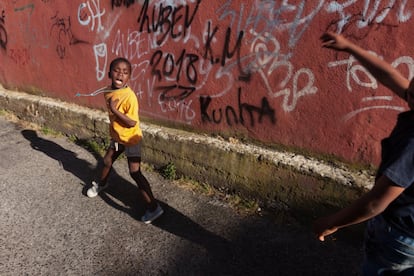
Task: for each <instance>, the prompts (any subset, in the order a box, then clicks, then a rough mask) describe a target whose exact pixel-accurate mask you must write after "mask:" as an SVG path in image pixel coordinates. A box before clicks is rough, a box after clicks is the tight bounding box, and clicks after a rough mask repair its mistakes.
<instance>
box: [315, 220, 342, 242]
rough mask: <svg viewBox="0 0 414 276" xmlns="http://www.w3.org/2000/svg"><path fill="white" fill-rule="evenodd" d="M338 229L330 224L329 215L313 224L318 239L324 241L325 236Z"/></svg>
mask: <svg viewBox="0 0 414 276" xmlns="http://www.w3.org/2000/svg"><path fill="white" fill-rule="evenodd" d="M336 231H338V227H332V226H331V220H330V218H329V217H324V218H320V219H318V220H316V221H315V223H314V224H313V232H314V233H315V234H316V236H317V237H318V239H319V240H320V241H325V237H326V236H329V235H331V234H333V233H335V232H336Z"/></svg>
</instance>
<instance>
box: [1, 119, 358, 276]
mask: <svg viewBox="0 0 414 276" xmlns="http://www.w3.org/2000/svg"><path fill="white" fill-rule="evenodd" d="M0 139H1V145H0V177H1V178H0V193H1V200H0V275H358V271H359V265H360V262H361V258H362V246H361V240H362V236H361V235H348V234H349V233H348V232H346V231H343V232H342V234H338V235H337V236H336V237H334V238H333V239H330V240H329V241H327V242H325V243H320V242H318V241H316V240H315V238H314V237H313V236H312V233H311V231H310V226H305V225H298V224H285V223H283V222H280V223H275V222H271V221H270V220H267V219H265V218H261V217H254V216H243V215H241V214H238V213H237V212H235V211H234V210H233V209H232V208H230V207H229V206H227V205H226V204H225V203H224V202H221V201H219V200H217V199H213V198H210V197H208V196H204V195H199V194H195V193H194V192H192V191H189V190H186V189H183V188H180V187H178V186H176V185H175V184H174V183H171V182H169V181H166V180H164V179H163V178H161V177H160V176H159V175H158V174H157V173H153V172H147V171H145V172H144V174H145V175H146V176H147V177H148V180H149V181H150V183H151V185H152V188H153V191H154V194H155V196H156V197H157V198H158V199H159V200H160V202H161V205H162V207H163V208H164V210H165V214H164V215H163V216H162V217H160V218H159V220H157V221H156V222H155V223H154V224H153V225H145V224H143V223H141V222H140V221H139V219H138V218H139V217H140V214H141V213H142V206H141V204H140V202H139V201H138V199H137V197H136V194H137V188H136V186H135V185H134V184H132V183H133V182H132V181H131V179H130V177H129V175H128V171H127V165H126V162H125V160H119V162H118V163H116V166H115V170H114V174H113V175H112V177H111V179H110V183H111V184H112V185H111V186H110V187H109V188H108V190H106V192H105V193H103V194H102V195H101V196H98V197H96V198H93V199H90V198H87V197H86V196H85V195H84V194H85V187H84V183H90V181H91V180H92V178H93V176H94V169H95V166H96V164H97V158H96V157H95V156H94V155H92V154H91V153H89V152H88V151H86V150H85V149H83V148H81V147H79V146H77V145H75V144H74V143H71V142H70V141H68V140H67V139H66V138H64V137H53V136H45V135H42V134H41V133H39V132H36V131H34V130H32V129H27V128H24V127H22V126H18V125H16V124H15V123H12V122H10V121H7V120H5V118H4V117H2V116H0ZM144 159H145V156H144ZM347 233H348V234H347Z"/></svg>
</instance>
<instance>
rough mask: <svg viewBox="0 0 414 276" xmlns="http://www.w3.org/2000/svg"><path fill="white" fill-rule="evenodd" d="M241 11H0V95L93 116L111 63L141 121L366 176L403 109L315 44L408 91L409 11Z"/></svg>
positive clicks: (384, 6) (120, 2)
mask: <svg viewBox="0 0 414 276" xmlns="http://www.w3.org/2000/svg"><path fill="white" fill-rule="evenodd" d="M3 2H6V1H3ZM247 2H248V3H244V2H243V1H242V2H241V1H235V0H224V1H206V0H167V1H165V0H163V1H161V0H154V1H149V0H86V1H77V0H73V1H56V0H32V1H23V0H13V1H7V3H0V64H1V66H0V83H1V84H2V85H3V86H4V87H6V88H10V89H18V90H22V91H27V92H31V93H40V94H43V95H47V96H50V97H54V98H57V99H61V100H64V101H68V102H73V103H76V104H80V105H84V106H88V107H93V108H103V107H104V103H103V97H102V95H101V92H102V90H101V88H102V87H105V86H106V85H107V84H108V81H109V80H108V78H107V71H108V66H109V63H110V61H111V60H112V59H113V58H115V57H117V56H122V57H126V58H128V59H129V60H130V61H131V63H132V65H133V70H132V75H131V80H130V86H131V87H132V89H133V90H134V91H135V92H136V95H137V97H138V99H139V101H140V114H141V116H143V117H147V118H150V119H151V120H155V121H158V122H160V123H169V124H173V125H174V126H176V127H180V126H181V127H185V128H186V129H193V130H194V131H197V132H206V133H214V134H223V135H225V136H236V137H243V138H246V139H251V140H256V141H259V142H261V143H265V144H267V145H280V144H282V145H285V146H288V147H291V148H296V149H302V150H306V151H309V152H313V153H316V154H326V155H333V156H336V157H338V158H341V159H344V160H346V161H348V162H357V163H363V164H373V165H377V164H378V161H379V158H380V148H379V141H380V140H381V139H382V138H384V137H385V136H386V135H387V133H388V132H389V131H390V130H391V128H392V127H393V123H394V121H395V119H396V116H397V114H398V113H399V112H401V111H403V110H406V109H407V106H406V105H405V103H404V102H403V101H401V100H400V99H398V98H397V97H396V96H395V95H393V94H392V93H391V92H390V91H388V90H386V89H385V88H384V87H382V86H380V85H379V83H378V82H377V81H376V80H375V79H374V78H373V77H372V76H371V75H370V74H369V73H368V72H367V71H366V70H365V69H364V68H363V67H361V65H360V64H359V63H358V62H357V61H356V60H355V58H354V57H352V56H350V55H349V54H346V53H338V52H334V51H332V50H328V49H322V48H321V47H320V42H319V37H320V36H321V35H322V33H323V32H324V31H326V30H332V31H336V32H339V33H343V34H344V35H346V36H347V37H349V38H350V39H352V40H353V41H356V42H358V43H359V44H360V45H363V46H364V47H366V48H368V49H369V50H370V51H372V52H373V53H375V54H377V55H379V56H381V57H383V58H384V59H385V60H387V61H389V62H391V63H392V64H393V66H395V67H397V68H398V69H400V70H401V71H402V72H403V73H404V74H405V75H406V76H407V77H409V78H411V77H413V74H414V61H413V57H412V56H413V55H412V53H414V45H413V44H412V43H410V41H411V40H410V38H412V37H413V35H414V30H413V28H411V25H412V23H413V14H412V13H413V11H414V3H413V2H412V1H408V0H401V1H396V0H382V1H381V0H359V1H358V0H348V1H331V0H315V1H305V0H296V1H295V0H291V1H274V0H254V1H247Z"/></svg>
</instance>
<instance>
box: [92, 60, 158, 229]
mask: <svg viewBox="0 0 414 276" xmlns="http://www.w3.org/2000/svg"><path fill="white" fill-rule="evenodd" d="M131 70H132V66H131V63H130V62H129V61H128V60H127V59H125V58H116V59H114V60H113V61H112V62H111V64H110V66H109V73H108V77H109V79H111V81H112V84H111V86H110V87H108V90H109V92H105V93H104V97H105V101H106V105H107V108H108V113H109V121H110V127H109V133H110V136H111V142H110V145H109V147H108V149H107V151H106V154H105V156H104V159H103V169H102V172H101V175H100V179H99V181H93V182H92V186H91V187H90V188H89V189H88V191H87V196H88V197H96V196H97V195H98V194H99V192H101V191H102V190H104V189H105V188H107V187H108V183H107V180H108V177H109V173H110V172H111V170H112V164H113V163H114V162H115V160H116V159H117V158H118V157H119V156H120V155H121V153H123V152H125V155H126V157H127V159H128V168H129V174H130V175H131V177H132V178H133V179H134V180H135V182H136V183H137V185H138V189H139V191H140V193H141V195H142V198H143V199H144V200H145V203H146V205H147V210H146V212H145V214H144V215H143V216H142V218H141V221H143V222H144V223H151V222H153V221H154V220H155V219H157V218H158V217H159V216H161V215H162V214H163V213H164V211H163V209H162V208H161V206H160V205H159V204H158V203H157V201H156V199H155V198H154V195H153V194H152V191H151V187H150V185H149V183H148V181H147V179H146V178H145V176H144V175H143V174H142V173H141V166H140V165H141V140H142V130H141V128H140V126H139V116H138V99H137V97H136V95H135V93H134V92H133V91H132V89H131V88H129V87H128V85H127V83H128V81H129V78H130V75H131Z"/></svg>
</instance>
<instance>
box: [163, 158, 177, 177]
mask: <svg viewBox="0 0 414 276" xmlns="http://www.w3.org/2000/svg"><path fill="white" fill-rule="evenodd" d="M161 174H162V176H163V177H164V178H165V179H168V180H175V179H177V170H176V168H175V165H174V163H173V162H169V163H168V164H167V165H166V166H164V167H163V168H162V171H161Z"/></svg>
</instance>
